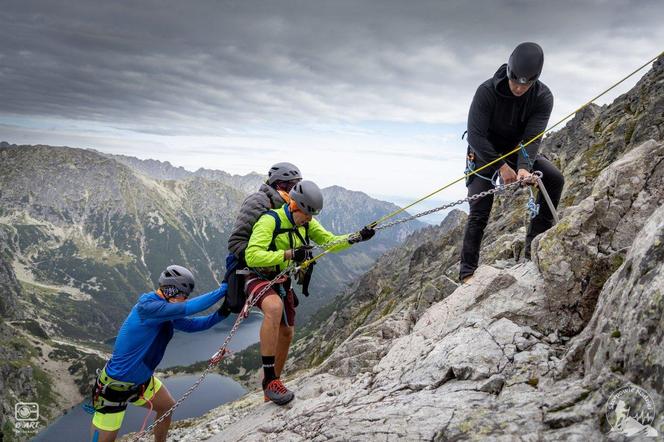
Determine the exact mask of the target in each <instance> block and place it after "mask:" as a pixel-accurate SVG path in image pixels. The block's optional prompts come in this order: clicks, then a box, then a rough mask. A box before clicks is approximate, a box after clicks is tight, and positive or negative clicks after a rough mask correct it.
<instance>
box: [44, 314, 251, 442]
mask: <svg viewBox="0 0 664 442" xmlns="http://www.w3.org/2000/svg"><path fill="white" fill-rule="evenodd" d="M261 320H262V316H261V315H259V314H251V315H250V316H249V318H247V319H246V320H245V321H244V322H243V323H242V325H241V326H240V328H239V329H238V331H237V333H236V335H235V337H234V338H233V340H232V341H231V343H230V345H229V347H230V348H231V350H232V351H239V350H242V349H244V348H245V347H248V346H249V345H251V344H254V343H256V342H258V330H259V328H260V324H261ZM233 321H234V317H231V318H228V319H227V320H225V321H223V322H222V323H220V324H218V325H217V326H215V327H214V328H212V329H210V330H206V331H204V332H200V333H183V332H176V333H175V335H174V336H173V339H172V340H171V342H170V343H169V345H168V347H167V350H166V354H165V355H164V359H163V360H162V362H161V364H159V368H160V369H163V368H167V367H172V366H175V365H189V364H192V363H194V362H198V361H205V360H208V359H209V358H210V356H212V355H213V354H214V353H215V352H216V351H217V349H218V348H219V347H220V346H221V344H222V343H223V341H224V339H225V338H226V336H227V335H228V333H229V332H230V329H231V327H232V326H233ZM257 364H258V362H257ZM198 377H199V375H178V376H171V377H169V378H161V380H162V381H163V382H164V385H166V387H167V388H168V390H169V391H170V393H171V396H173V398H174V399H175V400H178V399H179V398H180V397H181V396H182V395H183V394H184V393H185V391H187V389H188V388H189V387H190V386H191V385H192V384H193V383H194V382H196V380H197V379H198ZM244 393H245V390H244V388H243V387H242V386H241V385H240V384H238V383H237V382H235V381H234V380H232V379H231V378H228V377H225V376H220V375H218V374H209V375H208V376H207V377H206V378H205V380H204V381H203V383H202V384H201V385H200V386H199V387H198V389H196V390H195V391H194V392H193V393H192V394H191V396H189V398H188V399H187V400H186V401H184V402H183V403H182V404H181V405H180V406H179V407H178V409H177V410H175V412H174V414H173V418H174V420H178V419H186V418H190V417H196V416H201V415H203V414H205V413H206V412H208V411H210V410H211V409H212V408H215V407H218V406H219V405H222V404H225V403H226V402H231V401H233V400H235V399H237V398H238V397H240V396H242V395H243V394H244ZM146 413H147V409H145V408H142V407H134V406H132V405H130V406H129V407H127V413H126V415H125V419H124V421H123V423H122V428H121V429H120V433H119V434H120V435H122V434H126V433H130V432H133V431H138V430H140V428H141V425H142V424H143V419H144V418H145V415H146ZM153 419H154V416H152V417H150V418H149V419H148V424H149V423H150V422H152V420H153ZM91 420H92V416H91V415H89V414H87V413H86V412H85V411H84V410H83V409H82V407H81V406H80V405H79V406H76V407H74V408H72V409H71V410H69V411H68V412H67V414H66V415H64V416H62V417H60V418H59V419H58V420H57V421H55V422H54V423H52V424H51V425H49V426H48V428H46V429H45V430H44V431H42V432H41V433H39V434H38V435H37V436H36V437H35V438H34V439H33V440H35V441H43V442H51V441H56V442H58V441H63V442H64V441H66V442H73V441H88V440H90V422H91Z"/></svg>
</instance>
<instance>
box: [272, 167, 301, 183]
mask: <svg viewBox="0 0 664 442" xmlns="http://www.w3.org/2000/svg"><path fill="white" fill-rule="evenodd" d="M301 179H302V174H301V173H300V169H298V168H297V166H296V165H294V164H291V163H277V164H275V165H274V166H272V167H270V170H269V171H268V172H267V184H268V185H270V186H271V185H273V184H274V183H276V182H278V181H292V180H301Z"/></svg>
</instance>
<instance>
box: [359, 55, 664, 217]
mask: <svg viewBox="0 0 664 442" xmlns="http://www.w3.org/2000/svg"><path fill="white" fill-rule="evenodd" d="M663 55H664V51H663V52H661V53H660V54H659V55H657V56H656V57H653V58H651V59H650V60H648V61H647V62H646V63H644V64H643V65H641V66H639V67H638V68H636V69H635V70H634V71H632V72H631V73H630V74H628V75H627V76H625V77H623V78H622V80H620V81H618V82H617V83H615V84H614V85H613V86H611V87H609V88H608V89H606V90H604V91H603V92H602V93H600V94H598V95H597V96H596V97H594V98H592V99H590V100H589V101H588V102H586V103H585V104H584V105H583V106H581V107H580V108H578V109H577V110H575V111H574V112H570V113H569V114H568V115H566V116H565V117H564V118H562V119H561V120H560V121H558V122H557V123H556V124H554V125H553V126H551V127H549V128H547V129H544V130H543V131H542V132H540V133H539V134H538V135H536V136H534V137H533V138H532V139H530V140H529V141H528V142H527V143H524V144H523V147H526V146H528V145H529V144H530V143H532V142H534V141H536V140H537V139H539V138H541V137H542V136H544V134H545V133H547V132H549V131H551V130H552V129H553V128H555V127H557V126H559V125H560V124H562V123H563V122H564V121H565V120H567V119H568V118H570V117H571V116H573V115H574V114H576V113H577V112H579V111H581V110H582V109H584V108H585V107H587V106H589V105H590V104H591V103H592V102H593V101H595V100H597V99H598V98H599V97H601V96H602V95H604V94H606V93H607V92H609V91H610V90H612V89H614V88H615V87H616V86H618V85H619V84H620V83H622V82H623V81H625V80H627V79H628V78H629V77H631V76H632V75H634V74H636V73H637V72H639V71H640V70H641V69H643V68H644V67H646V66H648V65H649V64H650V63H652V62H654V61H655V60H657V59H658V58H659V57H661V56H663ZM520 149H521V145H519V146H517V147H515V148H514V149H513V150H511V151H509V152H507V153H506V154H505V155H502V156H500V157H498V158H496V159H495V160H493V161H491V162H490V163H487V164H485V165H484V166H482V167H480V168H478V169H475V170H473V171H472V172H470V173H468V174H464V175H463V176H462V177H460V178H457V179H456V180H454V181H452V182H450V183H447V184H445V185H444V186H443V187H441V188H440V189H437V190H434V191H433V192H431V193H429V194H428V195H425V196H423V197H422V198H420V199H418V200H417V201H415V202H413V203H410V204H408V205H407V206H405V207H402V208H400V209H397V210H395V211H394V212H392V213H388V214H387V215H385V216H383V217H382V218H380V219H379V220H377V221H374V222H372V223H371V224H369V226H370V227H376V226H377V225H378V224H380V223H382V222H383V221H385V220H387V219H390V218H392V217H393V216H396V215H398V214H400V213H401V212H404V211H406V210H407V209H409V208H411V207H413V206H414V205H415V204H418V203H421V202H422V201H424V200H426V199H428V198H431V197H432V196H434V195H435V194H437V193H439V192H442V191H443V190H445V189H447V188H448V187H450V186H453V185H454V184H456V183H458V182H459V181H461V180H464V179H466V178H468V177H469V176H471V175H474V174H476V173H478V172H480V171H481V170H484V169H486V168H487V167H489V166H492V165H494V164H496V163H497V162H499V161H501V160H504V159H505V158H507V157H508V156H510V155H512V154H514V153H516V152H517V151H519V150H520Z"/></svg>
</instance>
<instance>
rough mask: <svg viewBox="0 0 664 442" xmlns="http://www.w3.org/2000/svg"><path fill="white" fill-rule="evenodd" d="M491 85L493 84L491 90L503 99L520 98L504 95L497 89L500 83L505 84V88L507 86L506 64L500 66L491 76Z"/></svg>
mask: <svg viewBox="0 0 664 442" xmlns="http://www.w3.org/2000/svg"><path fill="white" fill-rule="evenodd" d="M491 82H492V84H493V89H494V90H495V91H496V94H498V95H499V96H501V97H503V98H520V97H515V96H514V95H512V94H504V93H502V92H501V91H500V89H501V88H500V87H498V86H499V85H500V84H501V83H503V82H505V84H506V87H507V88H509V86H507V63H505V64H504V65H502V66H501V67H499V68H498V70H497V71H496V73H495V74H493V79H492V81H491Z"/></svg>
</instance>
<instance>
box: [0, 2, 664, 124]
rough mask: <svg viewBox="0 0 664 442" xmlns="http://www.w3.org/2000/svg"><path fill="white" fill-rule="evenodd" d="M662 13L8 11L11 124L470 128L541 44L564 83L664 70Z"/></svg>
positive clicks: (598, 5)
mask: <svg viewBox="0 0 664 442" xmlns="http://www.w3.org/2000/svg"><path fill="white" fill-rule="evenodd" d="M662 5H663V4H662V2H661V1H660V0H653V1H640V2H636V3H634V2H628V1H610V2H609V1H594V2H585V3H583V4H580V2H572V1H563V2H526V1H507V0H502V1H496V2H485V3H484V2H482V3H480V2H464V1H459V2H440V1H430V2H429V1H417V2H415V1H413V2H403V1H383V0H376V1H328V2H323V1H308V0H301V1H296V0H291V1H269V2H268V1H196V2H182V1H141V2H124V1H123V2H120V1H91V0H71V1H58V2H50V1H40V2H36V1H25V0H23V1H4V2H3V6H2V9H1V10H0V86H1V87H0V102H1V103H2V107H1V108H0V116H1V115H3V114H4V115H21V116H49V117H59V118H65V119H83V120H96V121H100V122H104V123H106V124H109V125H111V126H112V125H117V126H119V127H122V128H125V129H126V128H131V129H134V130H136V131H139V132H150V133H159V134H169V133H180V132H184V131H187V132H191V131H192V130H195V131H198V132H199V133H223V132H224V131H225V130H228V128H231V127H237V126H238V125H248V126H251V125H260V124H263V123H265V122H271V123H275V122H276V123H278V122H298V121H304V122H311V123H312V124H313V123H315V122H317V121H350V122H353V121H360V120H391V121H428V122H458V121H462V120H463V118H464V117H465V109H466V108H467V104H468V102H469V101H470V98H471V97H472V93H473V91H474V88H475V86H476V85H477V84H478V83H479V82H480V81H481V80H483V79H484V78H486V77H488V76H489V75H491V73H492V72H493V71H494V70H495V68H496V67H497V66H498V65H499V64H500V62H501V61H502V60H503V59H504V58H505V57H506V56H507V55H508V54H509V51H510V50H511V48H512V47H513V46H514V45H515V44H517V43H518V42H520V41H523V40H536V41H540V42H541V43H542V45H543V46H544V47H545V50H546V51H547V60H569V65H567V64H566V63H567V62H565V61H563V62H559V63H558V64H557V65H556V66H553V67H552V68H551V69H550V71H551V72H574V71H575V70H577V71H578V70H580V71H583V66H582V67H579V66H576V65H574V63H577V64H579V63H584V60H585V59H586V57H589V60H590V61H588V63H589V64H590V63H592V57H593V56H595V57H601V56H602V54H606V55H605V56H604V58H606V57H607V56H608V57H609V58H611V57H613V58H612V59H615V58H616V55H617V54H619V55H618V59H620V60H622V61H623V62H624V64H625V66H624V67H625V69H621V68H622V67H623V66H615V65H614V66H613V67H614V68H615V71H617V72H620V71H626V70H627V69H629V68H631V67H632V66H633V64H631V63H632V62H633V60H632V58H630V57H629V56H628V55H629V54H632V55H633V58H634V59H635V60H637V61H638V60H642V59H643V57H642V55H643V53H646V52H648V51H650V52H648V56H652V55H655V54H654V53H651V52H653V51H656V50H660V51H661V50H662V49H664V48H658V44H659V45H661V42H662V41H664V39H663V38H662V36H663V34H662V31H661V28H662V26H661V22H662V18H663V11H664V7H663V6H662ZM636 36H640V39H639V38H637V37H636ZM549 54H551V55H552V56H551V57H549ZM624 54H627V55H624ZM590 67H592V66H586V68H590ZM547 68H549V67H548V66H547ZM581 74H582V73H581ZM606 75H607V78H611V76H612V75H615V72H607V73H606ZM469 94H470V96H469Z"/></svg>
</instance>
